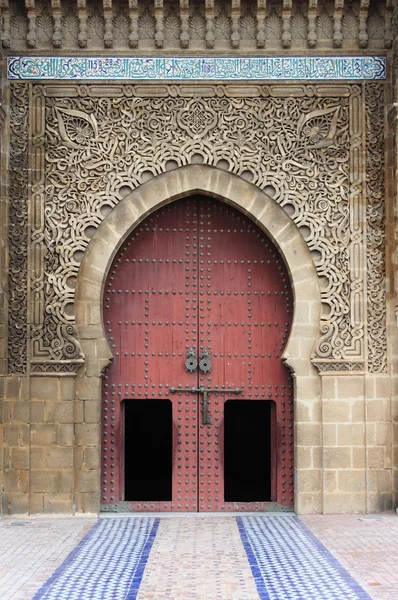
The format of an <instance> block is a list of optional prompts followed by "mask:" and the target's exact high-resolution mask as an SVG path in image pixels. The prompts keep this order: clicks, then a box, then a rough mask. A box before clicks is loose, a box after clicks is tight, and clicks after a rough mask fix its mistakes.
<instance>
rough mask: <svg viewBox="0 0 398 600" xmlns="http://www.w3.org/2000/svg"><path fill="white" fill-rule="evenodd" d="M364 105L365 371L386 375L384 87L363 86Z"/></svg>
mask: <svg viewBox="0 0 398 600" xmlns="http://www.w3.org/2000/svg"><path fill="white" fill-rule="evenodd" d="M365 103H366V152H367V155H366V159H367V162H366V173H367V177H366V183H367V190H366V195H367V204H366V227H367V236H366V237H367V239H366V242H367V244H366V246H367V272H368V277H367V299H368V305H367V309H368V310H367V312H368V314H367V317H368V318H367V323H368V331H367V335H368V369H369V371H371V372H374V373H381V372H386V371H387V331H386V329H387V323H386V265H385V242H386V240H385V208H384V206H385V187H384V176H385V175H384V93H383V87H382V86H380V85H372V84H369V85H368V84H366V85H365Z"/></svg>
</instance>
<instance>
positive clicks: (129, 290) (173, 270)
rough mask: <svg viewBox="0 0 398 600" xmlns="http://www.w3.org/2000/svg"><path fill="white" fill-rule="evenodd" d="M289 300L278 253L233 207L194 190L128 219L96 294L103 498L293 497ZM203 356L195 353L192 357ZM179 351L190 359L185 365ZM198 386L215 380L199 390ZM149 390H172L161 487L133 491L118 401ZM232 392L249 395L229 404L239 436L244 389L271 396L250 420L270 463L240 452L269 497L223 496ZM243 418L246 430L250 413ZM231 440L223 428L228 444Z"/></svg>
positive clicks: (191, 505)
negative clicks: (161, 492) (106, 353)
mask: <svg viewBox="0 0 398 600" xmlns="http://www.w3.org/2000/svg"><path fill="white" fill-rule="evenodd" d="M291 311H292V294H291V288H290V284H289V277H288V274H287V271H286V268H285V266H284V264H283V262H282V259H281V257H280V256H279V254H278V252H277V251H276V249H275V247H274V246H273V244H272V243H271V242H270V240H268V238H266V236H265V235H264V234H263V233H262V232H261V231H260V230H259V229H258V228H257V226H256V225H255V224H254V223H253V222H252V221H251V220H250V219H249V218H247V217H246V216H244V215H243V214H241V213H240V212H238V211H237V210H235V209H233V208H231V207H229V206H227V205H225V204H223V203H221V202H218V201H215V200H213V199H207V198H204V197H191V198H188V199H184V200H181V201H178V202H174V203H171V204H169V205H167V206H166V207H164V208H162V209H161V210H159V211H158V212H156V213H155V214H153V215H152V216H150V217H148V218H147V219H145V221H143V223H142V224H141V225H139V226H138V227H137V228H136V229H134V231H133V233H132V234H131V235H130V237H129V238H128V239H127V241H126V242H125V244H124V245H123V247H122V249H121V250H120V251H119V253H118V255H117V257H116V258H115V260H114V262H113V265H112V268H111V270H110V272H109V275H108V278H107V281H106V288H105V295H104V320H105V326H106V331H107V336H108V340H109V343H110V345H111V347H112V350H113V353H114V358H113V362H112V364H111V366H110V367H109V369H108V371H107V373H106V377H105V379H104V388H103V394H104V396H103V398H104V400H103V414H102V423H103V448H102V504H103V505H104V506H105V507H107V506H108V507H109V506H112V505H113V506H114V505H117V504H118V503H119V502H120V501H122V502H123V501H124V502H125V504H124V506H125V507H126V506H127V508H130V509H131V510H148V511H150V510H152V511H170V510H171V511H198V510H199V511H228V510H263V509H266V508H267V505H269V503H270V502H277V503H278V504H281V505H286V506H292V505H293V398H292V385H291V379H290V376H289V373H288V371H287V369H286V367H285V366H284V365H283V363H282V360H281V355H282V353H283V349H284V346H285V344H286V342H287V338H288V334H289V329H290V323H291ZM206 351H207V352H208V356H207V355H206ZM201 357H203V358H204V361H203V362H202V365H199V364H198V365H197V366H196V364H195V360H197V362H198V363H200V359H201ZM187 360H188V361H191V363H193V364H188V367H187V364H186V361H187ZM210 363H211V364H210ZM201 367H202V368H201ZM190 368H192V370H188V369H190ZM205 389H210V390H212V391H211V392H210V393H209V394H204V393H203V390H205ZM195 390H196V391H195ZM198 390H199V391H198ZM237 390H239V393H237ZM205 396H207V397H205ZM151 400H152V401H155V400H158V401H159V400H160V401H163V402H169V403H170V402H171V405H170V406H171V410H170V415H171V421H170V423H169V425H167V427H170V428H171V429H172V433H171V437H170V439H171V440H172V442H171V443H172V446H171V450H170V454H171V456H170V461H171V462H170V464H171V473H172V486H171V489H170V497H165V498H162V499H155V500H154V499H153V498H151V497H142V498H140V497H135V496H134V493H132V495H133V496H134V498H133V499H131V497H128V496H129V494H130V492H129V493H128V494H126V491H125V470H126V465H125V464H124V456H125V446H126V444H127V443H130V442H129V441H128V440H126V439H125V435H124V434H125V414H127V413H125V411H126V410H127V408H128V407H131V406H133V405H131V404H130V403H133V402H135V403H138V402H145V401H147V402H148V401H151ZM234 400H245V401H246V404H245V403H240V404H235V405H234V406H233V407H232V408H234V407H235V408H236V409H239V410H235V411H230V412H231V414H232V413H233V412H234V413H235V417H234V418H233V423H234V429H233V430H232V429H231V432H232V431H233V433H230V434H229V435H230V438H231V437H233V436H235V437H236V444H238V442H239V418H240V417H239V411H242V423H243V420H245V419H246V421H247V418H246V417H245V413H246V411H245V408H246V406H249V404H250V406H251V407H253V402H250V401H258V402H259V401H262V402H263V404H262V406H266V405H267V407H268V408H270V410H269V411H268V413H267V414H269V419H268V420H269V423H268V425H267V427H265V426H264V430H262V429H261V425H260V429H256V431H260V434H257V435H260V436H261V435H262V434H261V432H262V431H264V434H263V435H264V436H268V437H270V442H269V448H270V456H269V461H270V471H269V472H267V474H265V473H264V471H263V470H262V467H261V465H262V464H263V463H262V462H261V461H260V459H259V457H256V456H255V455H254V456H250V458H248V459H247V461H248V463H249V462H250V464H252V465H253V464H254V465H256V461H257V460H258V461H259V470H258V473H257V472H256V476H258V478H260V479H261V478H262V477H268V478H269V479H270V492H269V497H267V498H266V499H264V498H252V499H250V500H244V501H240V500H239V499H238V500H234V499H232V500H228V498H225V497H224V496H225V494H224V470H225V469H224V467H225V464H226V456H225V452H226V451H227V450H226V448H227V445H226V442H225V444H224V434H226V432H225V423H226V421H225V418H224V416H225V414H226V413H225V403H226V402H228V401H229V402H233V401H234ZM204 403H206V404H207V410H208V421H209V423H208V424H207V423H204V416H205V415H204V409H206V407H205V406H204ZM134 406H135V407H138V406H141V407H142V406H143V405H142V404H141V405H139V404H135V405H134ZM148 406H149V404H148ZM150 406H154V407H156V406H159V404H156V403H155V404H151V405H150ZM228 406H231V404H229V405H228ZM256 406H259V404H257V405H256ZM126 407H127V408H126ZM154 410H155V409H154ZM253 414H254V413H253ZM236 415H238V417H236ZM165 426H166V425H165ZM129 427H130V429H129V436H128V437H129V439H132V438H134V436H135V434H134V431H136V432H137V435H138V434H139V431H138V429H139V428H140V424H139V422H137V429H136V430H134V424H133V425H130V426H129ZM145 427H149V428H150V424H148V423H145ZM248 427H249V429H248V431H249V435H250V427H251V425H250V422H249V424H248ZM141 428H142V426H141ZM246 429H247V428H246ZM254 429H255V424H254V423H253V431H254ZM159 431H160V432H161V430H159ZM246 435H247V434H246ZM147 437H148V436H147ZM147 437H145V436H143V437H142V442H140V443H141V446H139V447H138V448H137V447H136V448H135V450H134V457H135V458H134V460H136V461H140V456H141V457H142V456H145V453H146V452H147V451H148V448H146V441H145V440H146V439H147ZM157 437H158V438H159V437H162V434H161V433H160V434H157ZM140 439H141V438H140ZM246 440H247V441H249V438H248V437H247V438H246ZM231 444H232V445H231ZM233 445H234V440H233V439H232V441H230V442H229V446H228V448H230V447H233ZM246 445H247V444H246ZM228 452H229V450H228ZM141 453H142V454H141ZM238 455H239V451H238V452H236V456H238ZM128 460H129V462H130V461H132V460H133V459H132V458H131V456H130V457H129V458H128ZM233 460H234V459H232V462H233ZM245 460H246V459H245ZM230 462H231V461H230ZM238 462H239V458H238ZM241 467H242V465H241ZM232 470H233V469H232ZM149 471H150V469H149ZM241 472H242V471H241ZM253 472H254V471H253ZM148 477H149V478H150V473H148ZM225 485H227V484H225ZM133 486H134V484H133ZM225 489H227V488H225ZM138 493H139V492H138ZM225 493H226V492H225ZM166 495H167V493H166ZM232 496H233V494H232ZM243 496H244V494H243ZM238 497H240V496H239V494H238ZM126 503H127V504H126Z"/></svg>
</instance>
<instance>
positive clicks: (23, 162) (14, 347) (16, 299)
mask: <svg viewBox="0 0 398 600" xmlns="http://www.w3.org/2000/svg"><path fill="white" fill-rule="evenodd" d="M10 112H11V114H10V128H11V140H10V163H11V168H10V175H9V178H10V179H9V180H10V188H9V233H8V243H9V269H8V287H9V297H8V370H9V372H10V373H25V372H26V369H27V344H28V304H27V290H28V198H27V188H28V133H29V128H28V114H29V86H27V85H24V84H17V85H15V86H14V85H13V86H12V89H11V106H10Z"/></svg>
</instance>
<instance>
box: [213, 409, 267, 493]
mask: <svg viewBox="0 0 398 600" xmlns="http://www.w3.org/2000/svg"><path fill="white" fill-rule="evenodd" d="M272 405H273V403H272V402H268V401H266V400H228V401H227V402H226V403H225V405H224V499H225V502H268V501H270V500H271V493H272V492H271V487H272V486H271V456H272V454H271V453H272V440H271V438H272V429H271V420H272V414H273V411H272Z"/></svg>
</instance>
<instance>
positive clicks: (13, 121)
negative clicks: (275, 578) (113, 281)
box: [0, 2, 398, 514]
mask: <svg viewBox="0 0 398 600" xmlns="http://www.w3.org/2000/svg"><path fill="white" fill-rule="evenodd" d="M307 4H308V3H300V2H293V4H291V3H288V2H287V3H283V7H284V12H283V11H282V8H283V7H282V3H278V2H273V3H272V2H269V3H267V4H266V5H265V3H264V6H263V5H262V4H261V2H260V3H257V5H256V7H254V6H252V7H251V8H250V10H251V11H252V12H253V18H254V19H255V24H254V25H253V23H252V26H253V27H254V30H253V31H254V33H253V35H252V37H248V36H247V35H246V33H244V32H245V31H246V30H245V26H244V24H245V22H246V21H245V20H244V19H245V18H246V17H248V16H250V15H249V12H250V11H249V12H248V10H247V9H246V5H244V4H243V3H242V4H240V3H239V4H234V7H233V8H234V10H235V12H233V10H232V9H231V10H230V9H229V8H228V11H229V12H228V11H226V13H227V14H226V19H227V22H226V28H227V29H226V31H227V32H228V33H227V36H226V37H224V38H222V36H221V28H220V24H221V20H220V19H221V16H220V15H221V12H222V11H221V12H220V10H221V9H220V7H218V6H215V8H214V7H213V9H214V11H215V12H214V15H213V17H214V18H213V21H214V22H213V29H211V24H210V25H209V27H208V29H204V30H203V31H204V33H203V32H202V33H201V34H200V36H199V35H198V36H197V35H196V33H194V30H195V27H196V28H198V27H199V25H198V24H199V23H200V22H203V23H205V22H206V18H205V17H206V15H201V16H200V15H199V16H200V18H201V19H202V21H200V19H196V18H195V17H196V15H195V14H189V18H188V21H187V20H186V19H185V16H186V15H185V14H184V11H183V8H184V3H180V8H179V10H180V11H182V12H181V14H179V15H178V19H177V22H176V21H174V23H175V25H174V26H175V27H178V28H179V29H178V32H177V33H176V31H177V30H176V31H175V32H174V33H173V35H171V33H170V31H171V29H170V28H169V25H166V26H165V27H164V28H163V30H162V28H161V27H160V24H161V23H162V22H163V21H164V22H165V23H166V21H167V19H169V20H168V21H167V23H171V20H170V18H169V17H170V14H169V8H170V7H169V6H166V7H164V8H162V10H164V12H163V13H162V12H159V13H157V15H154V14H153V15H152V14H149V17H148V27H149V29H148V31H149V33H148V37H147V38H144V37H143V35H142V32H143V31H144V29H143V27H144V26H143V23H144V21H143V18H144V16H145V15H144V13H143V14H141V13H140V14H139V15H138V16H137V14H138V13H137V12H134V11H137V10H138V11H140V10H141V8H142V7H141V5H140V6H139V7H138V8H136V7H135V5H134V3H133V4H131V3H130V7H131V6H132V7H133V8H132V9H131V12H130V13H128V14H127V13H126V15H125V18H126V19H127V21H126V22H125V21H123V18H122V16H123V10H127V7H125V8H124V9H123V7H122V5H120V7H121V8H122V9H123V10H122V11H121V12H119V5H117V4H116V3H110V4H109V3H107V7H108V8H106V10H105V8H104V12H103V13H102V12H101V14H99V19H100V21H101V23H102V25H98V24H97V25H96V24H95V22H94V21H95V19H94V15H91V14H89V15H88V17H87V18H88V20H87V21H85V12H84V11H86V6H85V3H79V8H78V9H76V11H75V13H73V11H71V12H70V14H69V12H68V13H67V12H65V6H64V5H63V6H62V11H61V12H59V11H60V10H61V9H60V5H58V4H57V3H56V2H55V3H52V4H51V6H52V9H51V10H52V13H51V14H50V13H48V14H47V16H48V19H49V20H48V19H47V20H45V17H46V11H44V10H42V8H41V5H40V3H36V7H35V8H32V7H31V6H30V4H29V6H30V7H28V9H21V8H18V10H19V11H20V12H18V14H17V13H16V12H15V13H14V12H13V11H15V10H16V8H15V6H14V5H13V4H12V3H11V7H9V6H8V3H7V2H3V3H2V5H1V6H2V9H1V10H2V19H3V20H2V27H3V38H2V39H3V46H4V47H9V46H11V39H12V40H16V41H15V46H14V48H12V50H16V51H18V50H20V49H24V48H26V47H29V48H38V49H45V48H50V47H51V46H53V47H55V48H58V49H59V52H61V49H60V48H71V49H73V48H77V47H80V48H84V47H88V48H90V49H98V48H99V49H101V48H104V47H112V44H113V47H115V48H117V49H123V48H128V47H136V45H134V44H136V42H135V41H134V40H135V37H134V36H135V31H136V30H135V29H134V27H135V26H136V25H137V23H138V31H139V32H140V34H139V37H140V39H139V42H137V44H138V47H139V49H140V48H142V50H143V51H145V50H146V49H147V48H149V49H151V51H152V50H153V51H155V50H156V49H159V48H177V47H179V46H180V47H181V48H186V52H188V53H189V52H190V51H192V48H194V49H195V48H202V49H210V52H211V51H212V50H213V49H214V50H215V51H217V49H218V50H219V49H220V48H224V49H226V48H232V49H234V51H235V52H239V51H240V52H242V49H245V48H249V49H252V50H256V48H262V47H264V45H265V48H266V49H267V48H276V49H277V48H281V47H284V48H292V50H294V49H300V48H301V49H305V48H307V47H310V48H313V47H318V48H322V49H325V50H327V49H328V48H330V49H334V51H335V49H336V48H345V49H347V48H348V49H351V50H353V49H357V48H364V47H366V46H367V45H368V46H369V47H370V48H378V49H382V48H385V47H389V45H391V39H392V38H391V35H392V34H391V31H392V29H391V27H392V25H391V16H392V7H391V4H390V3H389V2H386V3H385V4H383V3H377V4H376V3H373V4H372V3H371V5H370V8H367V3H365V2H360V3H359V2H358V3H352V12H353V16H352V15H351V14H349V12H348V8H349V6H350V5H351V3H338V2H336V3H331V4H327V3H321V2H319V3H317V2H314V3H313V2H310V3H309V4H308V7H309V8H307ZM340 5H341V6H340ZM109 6H110V7H111V8H110V9H109ZM142 6H143V7H144V5H142ZM162 6H163V5H162ZM208 6H210V7H211V3H206V7H208ZM220 6H221V5H220ZM289 6H290V8H289ZM331 6H333V8H332V9H331V8H330V7H331ZM339 6H340V8H341V10H340V9H339V8H338V7H339ZM18 7H19V5H18ZM144 8H145V7H144ZM194 8H195V7H193V6H191V8H190V10H191V11H192V10H194ZM221 8H222V7H221ZM109 10H111V11H113V13H112V15H113V17H112V19H111V20H109ZM143 10H144V9H143ZM195 10H196V8H195ZM206 10H208V8H206ZM239 10H240V13H239ZM262 10H264V11H265V12H264V15H265V16H264V19H265V20H264V22H263V25H264V24H265V39H264V42H263V41H262V37H261V32H262V31H263V30H262V29H261V27H262V21H261V19H262V18H263V17H262V15H263V13H262V12H261V11H262ZM336 10H340V12H339V13H338V14H337V20H336V18H335V17H336V14H335V13H334V12H333V11H336ZM367 10H369V15H368V13H367V12H366V11H367ZM57 11H58V12H57ZM106 11H108V13H107V12H106ZM231 11H232V12H231ZM236 11H238V12H236ZM289 11H291V12H289ZM300 11H302V12H303V11H304V12H303V15H304V16H303V18H304V22H303V23H304V24H303V32H304V33H303V36H301V37H300V36H299V35H298V33H297V32H298V31H299V27H298V24H299V23H300V19H299V18H298V16H299V13H300ZM325 11H326V12H327V11H329V12H330V11H331V12H330V14H326V17H327V19H325V18H324V17H325ZM72 13H73V14H72ZM236 14H239V19H240V20H239V27H240V29H239V32H238V31H237V29H236V27H235V29H234V28H233V27H232V25H233V19H234V18H235V16H236ZM120 15H121V16H120ZM234 15H235V16H234ZM156 16H157V17H158V19H156ZM210 16H211V15H210ZM274 16H275V18H276V21H275V23H276V24H278V27H277V32H278V35H277V36H274V35H273V34H272V27H271V25H272V22H273V21H272V19H273V18H274ZM368 16H369V18H368ZM376 17H377V18H376ZM59 19H61V20H59ZM137 19H138V21H137ZM140 19H141V20H140ZM184 19H185V20H184ZM203 19H204V21H203ZM217 19H218V20H217ZM314 19H315V20H314ZM210 21H211V19H210ZM72 22H73V23H75V29H73V28H72V29H70V27H69V25H68V24H69V23H72ZM85 22H86V25H87V27H86V29H84V24H85ZM234 22H235V24H236V21H234ZM324 22H325V23H326V22H328V23H329V26H328V27H329V29H327V27H326V25H325V26H323V25H322V23H324ZM350 22H351V26H350V25H349V24H350ZM46 23H47V25H45V24H46ZM120 23H124V25H123V27H124V28H125V30H126V31H127V34H126V35H124V36H122V35H121V34H119V33H117V32H119V31H121V30H122V29H120V27H121V25H120ZM176 23H177V25H176ZM195 23H196V25H195ZM314 23H315V24H316V27H315V30H314V27H313V24H314ZM333 23H334V25H333ZM339 23H340V25H341V27H340V29H339V26H338V24H339ZM364 23H365V24H366V27H365V26H364ZM377 23H378V25H377V26H376V24H377ZM110 24H111V25H112V27H111V28H110ZM135 24H136V25H135ZM149 24H151V25H150V26H149ZM184 24H185V25H184ZM187 24H188V25H187ZM186 25H187V26H188V33H187V30H186V27H185V26H186ZM7 27H8V29H7ZM98 27H99V29H98ZM101 27H102V28H103V29H101ZM170 27H171V26H170ZM46 28H47V29H46ZM151 28H152V29H151ZM197 30H198V31H201V28H200V27H199V29H197ZM10 31H11V33H12V35H11V36H10V35H9V33H8V32H10ZM17 31H20V32H22V34H20V35H16V34H15V33H16V32H17ZM70 31H72V33H71V34H70V35H69V33H70ZM95 31H97V32H98V31H99V32H100V33H99V34H98V35H97V34H96V35H94V32H95ZM123 31H124V30H123ZM162 31H163V33H164V36H163V41H162V36H161V35H160V34H161V32H162ZM212 31H213V33H214V32H215V40H214V44H213V46H212V45H211V44H212V42H211V40H212V37H211V33H212ZM314 31H315V33H314ZM324 31H329V33H328V34H327V37H324V38H323V37H322V35H326V34H325V33H322V32H324ZM339 31H340V34H341V39H340V37H339V35H340V34H339ZM350 32H351V33H350ZM237 33H239V36H240V37H239V36H238V38H239V39H238V38H237V37H236V35H233V34H237ZM186 35H188V38H189V43H188V45H186V43H187V40H186ZM289 35H290V38H289ZM314 35H315V38H314ZM112 36H113V37H112ZM366 36H367V37H366ZM8 39H9V40H10V42H9V43H8V42H7V40H8ZM60 40H61V41H60ZM112 40H113V41H112ZM122 40H124V41H122ZM221 40H223V41H222V43H221ZM289 40H290V41H289ZM339 40H340V41H339ZM238 42H239V43H238ZM13 43H14V42H13ZM262 44H263V45H262ZM239 48H240V50H239ZM395 53H396V52H395ZM3 64H4V63H3ZM0 103H1V106H0V125H1V126H2V134H1V135H2V138H1V141H2V147H1V153H2V155H1V161H2V162H1V172H2V177H1V186H2V188H1V189H2V191H1V198H0V239H1V245H0V286H1V287H0V398H2V400H1V404H0V486H1V487H0V491H1V493H2V510H3V513H4V514H10V513H27V512H29V513H41V512H46V513H47V512H54V513H61V512H63V513H73V512H76V511H77V512H97V511H98V509H99V505H100V474H99V469H100V447H101V440H100V407H101V373H102V371H103V369H104V367H105V366H106V364H107V363H108V360H109V357H110V350H109V348H108V346H107V343H106V340H105V336H104V333H103V327H102V316H101V304H100V296H101V289H102V287H101V286H102V282H103V281H104V277H105V275H106V271H107V268H108V267H109V265H110V263H111V260H112V257H113V255H114V253H115V252H116V250H117V248H118V246H119V245H120V243H121V240H122V239H124V237H125V236H126V235H128V232H129V231H130V230H131V229H132V228H133V226H134V224H136V223H139V222H140V220H141V219H142V218H144V217H145V215H147V214H149V212H151V211H152V210H156V207H157V206H158V205H159V204H160V203H162V202H163V203H164V202H167V201H170V200H171V199H173V198H174V197H177V196H178V195H180V196H182V195H183V194H189V193H191V192H192V190H194V189H195V190H203V191H204V193H208V194H209V195H214V196H215V197H222V198H223V199H224V200H225V201H226V202H231V203H233V204H234V205H237V206H240V208H241V210H243V211H244V212H246V213H247V214H249V215H250V216H251V217H252V218H254V220H255V221H256V222H257V223H258V224H259V226H261V227H263V228H264V230H265V231H267V232H268V233H269V232H270V231H271V234H270V235H271V237H272V238H273V239H276V240H277V245H278V246H279V249H280V251H281V253H282V255H283V256H285V259H286V257H289V252H293V250H294V251H296V250H297V249H298V248H301V254H300V257H301V258H300V259H299V260H298V259H297V256H296V258H294V257H293V256H290V258H289V259H288V260H287V259H286V260H287V262H288V264H289V269H290V272H291V275H292V280H293V283H294V285H293V287H294V290H295V298H296V309H295V317H294V319H295V324H294V327H295V329H294V327H293V329H294V334H293V335H292V337H291V340H290V342H289V348H288V351H287V353H286V359H287V362H288V364H290V366H291V368H292V369H293V371H294V373H295V402H296V404H295V411H296V413H295V414H296V423H295V443H296V448H295V452H296V454H295V456H296V482H295V488H296V500H295V506H296V510H297V511H298V512H302V513H306V512H307V513H308V512H354V511H359V512H372V511H376V512H377V511H384V510H390V509H391V508H395V506H397V504H398V450H397V449H398V425H397V423H398V400H397V398H398V394H397V391H398V388H397V364H398V363H397V360H398V359H397V356H398V347H397V333H396V319H395V311H396V300H395V285H394V265H395V263H396V259H395V257H394V252H395V229H394V204H393V203H394V198H395V187H396V184H395V181H396V179H395V171H396V160H397V159H396V156H397V153H396V150H395V147H396V134H395V128H396V119H395V112H394V110H392V111H391V112H390V113H389V123H390V125H389V129H388V128H385V124H386V118H385V115H386V113H387V112H388V108H389V107H390V104H391V103H392V98H390V96H389V85H388V83H387V85H386V86H385V85H384V84H383V83H381V82H366V83H358V84H354V83H341V82H339V83H322V84H315V83H313V82H310V83H308V84H306V83H303V82H293V83H291V84H287V83H283V84H278V85H277V84H267V85H264V84H262V83H261V84H258V85H257V84H242V83H241V84H238V83H237V84H235V83H234V84H229V85H227V84H224V85H211V84H208V83H203V82H201V83H196V84H195V83H194V82H188V83H185V84H173V85H169V84H167V83H162V84H161V85H160V84H155V83H152V84H151V83H146V84H137V85H126V84H121V83H118V82H114V83H112V84H109V83H101V84H90V85H88V84H87V85H83V84H80V85H79V84H76V83H74V82H72V83H70V82H69V83H68V82H65V83H60V82H52V83H51V82H50V83H43V82H41V83H35V82H33V83H21V82H15V83H11V90H9V88H8V86H7V85H5V83H4V82H3V97H2V99H0ZM121 115H124V116H123V118H124V121H123V127H122V128H121V129H120V128H119V129H118V124H119V123H120V119H121ZM159 115H161V116H162V117H163V121H162V119H159ZM194 115H196V117H194ZM226 116H227V117H228V116H229V117H231V116H233V119H230V120H229V121H228V119H227V118H226ZM239 124H241V125H239ZM126 131H127V132H128V133H129V136H130V140H131V144H132V145H131V148H130V149H129V151H128V152H126V151H125V150H126V149H125V147H124V145H123V144H124V141H123V134H124V133H125V132H126ZM169 131H173V136H174V140H172V139H171V138H170V137H167V136H168V132H169ZM192 132H194V135H193V134H192ZM275 134H276V135H275ZM272 136H274V137H272ZM264 140H267V141H266V142H264ZM273 140H274V141H273ZM275 140H277V141H275ZM259 141H260V142H261V143H260V144H259ZM267 144H268V146H267ZM259 147H261V149H262V154H261V157H259V151H258V148H259ZM275 159H276V160H275ZM134 161H135V162H134ZM293 163H294V167H293ZM314 165H315V167H314ZM87 167H89V168H87ZM270 174H271V175H270ZM66 175H67V176H66ZM195 186H196V187H195ZM236 190H241V191H240V192H239V193H238V192H237V191H236ZM264 203H267V206H269V211H270V212H269V214H267V211H264ZM272 211H275V218H274V223H273V222H272V220H270V216H269V215H270V214H274V213H272ZM278 211H279V212H278ZM280 215H283V216H280ZM281 219H282V220H283V219H288V222H289V228H288V229H286V231H289V235H287V234H286V231H285V232H284V233H283V228H281V229H278V226H279V225H280V223H281ZM273 227H275V228H276V229H272V228H273ZM93 257H94V258H93ZM289 261H290V262H289ZM76 286H77V289H76ZM300 290H301V292H300ZM303 291H304V292H305V293H304V296H300V293H303ZM305 294H307V295H305ZM2 435H3V443H1V436H2Z"/></svg>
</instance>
